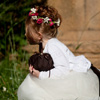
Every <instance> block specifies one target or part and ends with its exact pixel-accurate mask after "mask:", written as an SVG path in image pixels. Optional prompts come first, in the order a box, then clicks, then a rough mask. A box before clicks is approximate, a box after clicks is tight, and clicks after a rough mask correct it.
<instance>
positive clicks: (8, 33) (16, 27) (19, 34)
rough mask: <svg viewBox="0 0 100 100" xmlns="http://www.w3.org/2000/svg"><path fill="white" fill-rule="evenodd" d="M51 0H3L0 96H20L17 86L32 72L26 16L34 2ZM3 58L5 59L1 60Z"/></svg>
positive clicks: (0, 10)
mask: <svg viewBox="0 0 100 100" xmlns="http://www.w3.org/2000/svg"><path fill="white" fill-rule="evenodd" d="M46 3H47V0H0V99H1V100H17V89H18V87H19V85H20V84H21V82H22V81H23V80H24V78H25V77H26V75H27V74H28V72H29V71H28V59H29V54H28V53H27V52H26V51H24V50H22V49H21V48H22V46H24V45H26V44H27V43H26V38H25V36H24V34H25V18H26V16H27V15H28V12H29V10H30V8H32V7H33V6H34V5H45V4H46ZM1 59H2V60H1Z"/></svg>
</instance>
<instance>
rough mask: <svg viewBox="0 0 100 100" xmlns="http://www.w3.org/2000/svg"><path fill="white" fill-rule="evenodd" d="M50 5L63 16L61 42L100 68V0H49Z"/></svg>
mask: <svg viewBox="0 0 100 100" xmlns="http://www.w3.org/2000/svg"><path fill="white" fill-rule="evenodd" d="M48 4H49V5H51V6H54V7H55V8H56V9H58V11H59V13H60V14H61V15H62V19H63V22H62V25H61V27H60V28H59V35H58V38H59V40H61V41H62V42H63V43H65V44H66V45H67V46H68V47H69V49H70V50H71V51H72V52H73V53H74V54H75V55H80V54H84V55H85V56H86V57H87V58H88V59H89V60H90V61H91V62H92V63H93V64H94V65H95V66H96V67H97V68H100V0H48ZM77 47H79V48H78V49H77V50H76V49H75V48H77Z"/></svg>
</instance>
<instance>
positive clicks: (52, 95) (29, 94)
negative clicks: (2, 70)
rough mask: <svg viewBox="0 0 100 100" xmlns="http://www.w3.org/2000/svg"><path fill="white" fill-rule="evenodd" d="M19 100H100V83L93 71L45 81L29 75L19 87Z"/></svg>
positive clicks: (74, 73) (73, 73) (72, 73)
mask: <svg viewBox="0 0 100 100" xmlns="http://www.w3.org/2000/svg"><path fill="white" fill-rule="evenodd" d="M18 100H99V81H98V78H97V76H96V75H95V74H94V73H93V72H92V70H91V69H90V70H89V71H88V72H87V73H82V72H81V73H80V72H74V71H71V72H70V73H69V74H67V76H64V77H59V78H55V79H52V78H48V79H43V80H40V79H38V78H35V77H33V76H32V75H31V74H28V75H27V77H26V78H25V80H24V81H23V82H22V84H21V85H20V86H19V89H18Z"/></svg>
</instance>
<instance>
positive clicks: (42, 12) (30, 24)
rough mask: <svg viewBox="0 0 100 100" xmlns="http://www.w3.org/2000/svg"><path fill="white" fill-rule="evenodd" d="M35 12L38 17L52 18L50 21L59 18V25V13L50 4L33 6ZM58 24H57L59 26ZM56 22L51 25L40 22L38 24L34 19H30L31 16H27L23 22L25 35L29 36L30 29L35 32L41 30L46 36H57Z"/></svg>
mask: <svg viewBox="0 0 100 100" xmlns="http://www.w3.org/2000/svg"><path fill="white" fill-rule="evenodd" d="M34 8H36V10H37V11H36V12H37V13H38V16H39V17H43V18H45V17H48V18H50V19H52V21H57V20H58V19H60V25H61V22H62V19H61V15H60V14H59V13H58V11H57V10H56V9H55V8H54V7H51V6H35V7H34ZM60 25H59V26H60ZM59 26H57V24H54V25H53V26H50V24H49V23H41V24H38V23H37V21H36V20H33V19H32V16H27V19H26V22H25V28H26V34H27V37H30V35H31V34H32V31H33V32H35V33H38V32H41V33H42V34H44V35H46V36H47V37H51V38H52V37H56V36H57V29H58V27H59Z"/></svg>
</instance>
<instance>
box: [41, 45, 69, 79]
mask: <svg viewBox="0 0 100 100" xmlns="http://www.w3.org/2000/svg"><path fill="white" fill-rule="evenodd" d="M61 49H63V48H59V47H57V46H56V45H54V44H52V45H49V46H48V53H49V54H50V55H51V57H52V59H53V61H54V67H55V68H53V69H51V70H50V77H59V76H61V75H62V74H65V73H66V72H67V71H68V67H69V61H68V60H67V59H66V57H65V55H64V54H63V52H62V50H61ZM48 77H49V71H47V72H45V71H42V72H40V75H39V78H40V79H44V78H48Z"/></svg>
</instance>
